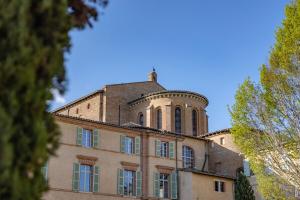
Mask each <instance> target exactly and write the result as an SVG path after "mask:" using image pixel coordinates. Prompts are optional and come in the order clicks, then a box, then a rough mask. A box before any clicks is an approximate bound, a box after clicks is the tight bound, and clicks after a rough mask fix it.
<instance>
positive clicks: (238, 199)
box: [235, 173, 255, 200]
mask: <svg viewBox="0 0 300 200" xmlns="http://www.w3.org/2000/svg"><path fill="white" fill-rule="evenodd" d="M235 200H255V196H254V191H253V189H252V187H251V185H250V183H249V180H248V179H247V177H246V176H245V175H244V174H243V173H239V175H238V179H237V182H236V189H235Z"/></svg>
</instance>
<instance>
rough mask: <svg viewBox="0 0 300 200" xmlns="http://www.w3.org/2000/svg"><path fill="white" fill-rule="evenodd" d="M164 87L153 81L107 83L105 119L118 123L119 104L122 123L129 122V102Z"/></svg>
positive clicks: (105, 88)
mask: <svg viewBox="0 0 300 200" xmlns="http://www.w3.org/2000/svg"><path fill="white" fill-rule="evenodd" d="M162 90H164V88H163V87H162V86H160V85H159V84H157V83H156V82H153V81H146V82H138V83H128V84H116V85H107V86H105V87H104V91H105V94H104V99H103V101H104V104H103V106H104V107H103V109H104V112H103V121H104V122H109V123H113V124H118V119H119V105H120V111H121V115H120V116H121V124H124V123H126V122H129V121H131V120H128V119H129V117H128V115H129V106H128V104H127V103H128V102H130V101H133V100H135V99H137V98H140V97H141V96H142V95H146V94H148V93H152V92H157V91H162Z"/></svg>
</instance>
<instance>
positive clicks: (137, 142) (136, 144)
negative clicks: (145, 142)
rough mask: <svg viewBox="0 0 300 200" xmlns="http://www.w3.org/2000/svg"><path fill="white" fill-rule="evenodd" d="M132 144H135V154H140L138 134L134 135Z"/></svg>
mask: <svg viewBox="0 0 300 200" xmlns="http://www.w3.org/2000/svg"><path fill="white" fill-rule="evenodd" d="M134 144H135V147H134V150H135V154H136V155H140V153H141V137H140V136H137V137H135V139H134Z"/></svg>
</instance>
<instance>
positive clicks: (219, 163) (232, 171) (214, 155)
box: [208, 133, 243, 177]
mask: <svg viewBox="0 0 300 200" xmlns="http://www.w3.org/2000/svg"><path fill="white" fill-rule="evenodd" d="M221 138H224V141H225V143H224V144H223V145H221V143H220V140H221ZM208 139H210V140H212V142H211V143H210V145H209V170H210V171H211V172H214V173H218V174H223V175H228V176H233V177H235V176H236V170H237V169H238V168H240V167H243V157H242V156H241V154H240V151H239V149H238V148H237V147H236V145H235V144H234V143H233V139H232V136H231V134H229V133H225V134H217V135H214V136H210V137H209V138H208Z"/></svg>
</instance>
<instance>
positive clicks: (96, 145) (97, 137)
mask: <svg viewBox="0 0 300 200" xmlns="http://www.w3.org/2000/svg"><path fill="white" fill-rule="evenodd" d="M99 141H100V135H99V130H98V129H94V130H93V147H94V148H99Z"/></svg>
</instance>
